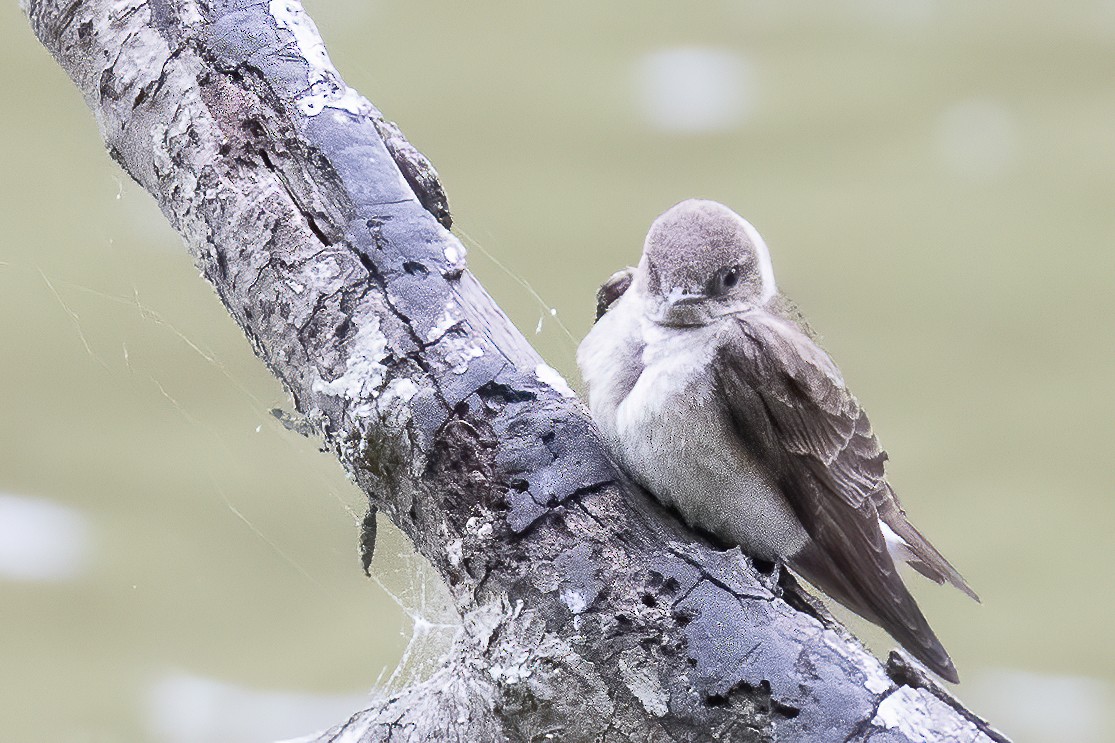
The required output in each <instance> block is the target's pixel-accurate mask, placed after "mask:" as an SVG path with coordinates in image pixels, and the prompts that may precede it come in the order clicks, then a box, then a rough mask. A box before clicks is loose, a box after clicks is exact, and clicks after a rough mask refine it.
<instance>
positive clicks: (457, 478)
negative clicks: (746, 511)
mask: <svg viewBox="0 0 1115 743" xmlns="http://www.w3.org/2000/svg"><path fill="white" fill-rule="evenodd" d="M25 8H26V10H27V13H28V15H29V17H30V20H31V25H32V27H33V29H34V31H35V33H36V34H37V35H38V37H39V38H40V40H41V41H42V42H43V44H44V45H45V46H46V47H47V48H48V49H49V50H50V51H51V52H52V53H53V54H54V56H55V57H56V58H57V60H58V62H59V63H60V64H61V65H62V67H63V68H64V69H65V70H66V72H67V73H68V74H69V75H70V77H71V78H72V79H73V81H74V83H75V85H76V86H77V87H78V89H79V90H80V91H81V92H82V94H83V95H84V96H85V100H86V102H87V103H88V104H89V107H90V108H91V109H92V110H93V112H94V115H95V116H96V118H97V122H98V124H99V125H100V128H101V131H102V133H103V135H104V138H105V142H106V144H107V147H108V151H109V153H110V155H111V156H112V157H113V159H115V160H116V161H117V162H118V163H120V165H121V166H122V167H123V168H124V169H125V170H126V171H127V172H128V174H129V175H131V176H132V177H133V178H134V179H135V180H136V181H137V182H138V183H139V184H141V185H142V186H143V187H144V188H145V189H147V190H148V191H149V192H150V193H151V194H152V195H153V196H154V197H155V199H156V200H157V201H158V203H159V206H160V207H161V208H162V210H163V213H164V214H165V215H166V217H167V219H168V220H169V221H170V222H171V224H172V225H173V226H174V227H175V228H176V229H177V230H178V231H179V233H180V234H181V235H182V238H183V240H184V242H185V244H186V245H187V247H188V248H189V250H190V251H191V253H192V254H193V255H194V257H195V259H196V261H197V265H198V267H199V268H200V270H201V272H202V274H203V275H204V276H205V277H206V278H207V279H208V280H209V281H210V282H211V283H212V284H213V286H214V288H215V289H216V291H217V294H218V295H219V296H220V298H221V300H222V301H223V302H224V304H225V306H226V307H227V308H228V311H229V312H230V313H231V314H232V316H233V317H234V318H235V319H236V321H237V322H238V323H239V324H240V326H241V327H242V328H243V329H244V332H245V334H246V335H247V337H248V339H249V340H250V341H251V342H252V344H253V346H254V348H255V350H256V352H257V353H258V355H259V356H260V358H262V359H263V360H264V362H265V363H267V365H268V366H269V367H270V369H271V370H272V371H273V372H274V374H275V375H276V376H277V377H278V378H279V379H280V380H281V381H282V382H283V384H284V385H286V387H287V389H288V390H289V391H290V393H291V395H292V396H293V398H294V401H295V404H296V405H297V408H298V410H299V411H301V412H302V413H303V414H304V415H305V416H306V417H307V419H308V420H309V421H310V422H311V424H312V425H313V427H314V429H315V430H316V431H317V432H318V433H319V434H320V435H321V436H322V437H323V439H324V441H325V444H326V446H328V447H329V449H331V450H332V451H333V452H334V453H335V454H336V455H337V458H338V459H339V460H340V462H341V463H342V465H343V466H344V467H345V468H346V470H347V471H348V472H349V473H350V474H351V476H352V477H353V479H354V480H355V481H356V482H357V484H358V485H359V486H360V487H361V488H362V489H363V490H364V491H365V492H366V493H367V494H368V497H369V500H370V504H371V506H372V507H373V508H378V509H380V510H381V511H383V512H384V513H386V514H387V515H388V516H389V517H390V518H391V519H392V520H393V521H394V522H395V523H396V524H397V525H398V526H399V527H400V528H401V529H402V530H403V531H404V532H406V534H407V535H408V536H409V537H410V538H411V540H413V542H414V544H415V546H416V548H417V549H418V550H419V551H420V552H421V553H422V554H423V555H424V556H425V557H426V558H427V559H428V560H429V561H430V562H431V563H432V564H433V565H434V567H435V568H436V569H437V570H438V571H439V573H440V574H441V576H442V578H443V579H444V580H445V582H446V584H447V585H448V586H449V589H450V592H451V594H452V596H453V599H454V601H455V602H456V606H457V609H458V610H459V611H460V613H461V616H462V619H463V626H464V630H463V632H462V635H461V639H460V640H459V641H458V642H457V644H456V646H455V648H454V650H453V653H452V655H451V656H450V657H449V658H448V659H447V660H446V662H445V664H444V666H443V667H442V668H441V669H440V670H439V671H438V672H437V673H436V674H435V675H434V676H433V677H432V678H430V679H429V680H427V681H425V682H424V683H421V684H418V685H416V686H414V687H412V688H408V689H406V690H404V691H403V692H401V693H399V694H398V695H396V696H394V697H392V698H388V699H380V700H377V701H376V702H375V703H374V704H373V705H372V706H371V707H370V708H369V709H367V710H364V711H361V712H358V713H356V714H355V715H354V716H353V717H352V718H351V719H349V720H348V721H345V722H343V723H341V724H339V725H338V726H337V727H335V728H333V729H331V730H329V731H326V732H325V733H322V734H321V736H320V738H319V739H320V740H342V739H343V740H360V741H378V740H387V739H391V740H414V741H425V740H461V741H487V740H510V741H530V740H543V739H547V738H548V737H550V736H552V737H553V738H555V739H560V740H605V741H626V740H639V741H650V740H654V741H665V740H708V739H710V738H719V739H723V740H733V741H752V740H769V739H779V740H817V741H840V740H844V741H905V740H909V741H922V740H934V741H961V740H963V741H990V740H996V741H1001V740H1004V738H1002V737H1001V736H1000V735H999V734H997V733H995V732H994V731H993V730H992V729H991V728H989V727H988V726H987V724H986V723H985V722H983V721H982V720H980V719H978V718H976V717H975V716H974V715H972V714H971V713H969V712H967V711H966V710H965V709H964V708H963V706H961V705H960V704H959V703H958V702H957V701H956V700H955V699H953V698H952V697H951V696H950V695H949V694H948V693H947V692H945V691H944V690H943V689H941V688H940V687H938V686H937V685H936V684H934V683H933V682H932V681H930V680H929V679H927V678H926V677H925V676H924V675H923V674H921V673H920V672H918V671H917V667H916V664H914V663H913V662H909V661H901V660H894V659H893V658H892V663H891V664H890V666H889V667H884V666H882V665H881V664H880V663H879V662H878V661H877V660H876V659H875V658H873V657H872V656H871V655H870V654H869V653H867V652H866V651H865V650H864V649H863V647H862V646H861V645H860V644H859V643H858V642H857V641H856V640H855V639H854V638H852V637H851V636H850V635H849V634H848V633H847V632H846V631H845V630H844V629H843V628H842V627H841V626H840V625H839V624H838V623H837V622H836V621H835V620H833V619H832V617H831V616H830V615H829V614H828V613H827V612H826V611H825V610H824V608H823V607H822V606H821V605H820V603H819V602H817V601H816V600H815V599H812V598H811V597H809V596H808V594H805V593H804V592H803V591H801V590H800V589H799V588H798V587H797V585H796V584H795V583H794V581H793V579H792V578H791V577H790V576H788V575H786V574H779V573H775V574H773V575H772V574H765V573H763V572H761V571H760V570H758V569H756V567H755V565H754V564H753V563H752V562H751V561H750V560H749V559H747V558H746V557H745V556H743V555H741V554H740V553H739V551H738V550H733V551H729V552H719V551H717V550H715V549H714V548H712V547H710V546H709V545H708V544H707V543H706V541H704V540H703V539H702V538H700V537H698V536H695V535H693V534H692V533H690V532H689V531H687V530H686V529H684V528H683V527H682V526H680V525H679V524H678V522H677V521H676V520H675V519H674V518H672V517H671V516H670V515H669V514H666V513H664V512H663V511H662V510H661V509H660V508H659V507H658V506H657V505H655V504H654V503H653V502H651V501H650V500H649V499H648V498H646V497H645V495H644V494H642V493H641V492H639V491H638V489H637V488H635V487H633V486H632V485H631V484H630V483H629V482H628V481H627V480H626V479H625V478H624V477H623V475H622V474H621V473H619V472H618V471H617V470H616V469H615V468H614V466H613V465H612V464H611V462H610V461H609V460H608V458H607V457H606V455H605V454H604V450H603V448H602V446H601V443H600V441H599V440H598V438H597V434H596V431H595V429H594V428H593V426H592V424H591V422H590V420H589V419H588V417H587V415H586V413H585V410H584V407H583V406H582V405H581V404H580V403H579V402H578V401H577V400H576V399H575V398H573V397H572V396H571V395H570V393H569V392H568V389H567V388H565V387H564V386H563V385H560V384H558V385H557V387H554V386H551V384H549V382H551V381H553V380H555V379H556V378H557V377H556V374H554V372H553V371H552V370H551V369H549V367H546V366H545V365H544V363H543V362H542V360H541V359H540V358H539V357H538V355H537V354H536V353H535V351H534V350H533V349H532V348H531V347H530V345H529V344H528V343H527V342H526V340H525V339H524V338H523V337H522V336H521V335H520V334H519V333H518V331H517V330H516V329H515V328H514V327H513V326H512V325H511V323H510V322H509V321H508V319H507V318H506V317H505V316H504V314H503V313H502V312H501V311H500V309H499V308H498V307H497V306H496V305H495V303H494V302H493V301H492V299H491V298H490V297H489V296H488V295H487V293H485V292H484V290H483V288H482V287H481V286H480V285H479V284H478V283H477V281H476V280H475V279H474V278H473V276H472V274H470V273H469V272H468V271H467V269H466V266H465V250H464V248H463V247H462V245H461V244H460V242H458V240H457V239H456V238H455V237H454V236H453V235H452V234H451V233H450V232H448V231H447V227H448V226H449V225H450V224H451V221H450V216H449V210H448V205H447V202H446V199H445V194H444V191H443V190H442V188H441V185H440V183H439V181H438V179H437V174H436V172H435V171H434V169H433V168H432V166H431V165H430V163H429V162H428V161H427V160H426V159H425V158H424V157H422V156H421V154H420V153H418V151H417V150H416V149H414V148H413V147H412V146H411V145H410V144H409V143H408V142H407V141H406V139H405V138H404V137H403V135H402V133H401V132H400V131H399V129H398V128H397V127H396V126H395V125H394V124H392V123H391V122H389V121H387V120H386V119H384V117H383V116H382V114H380V112H379V111H378V110H377V109H376V108H375V107H374V106H372V104H371V103H369V102H368V101H367V100H366V99H365V98H363V97H361V96H360V95H359V94H358V93H356V92H355V91H354V90H352V89H350V88H348V87H347V86H346V85H345V83H344V82H343V80H342V79H341V78H340V76H339V75H338V74H337V72H336V70H335V69H334V68H333V66H332V64H331V62H330V61H329V58H328V55H327V54H326V52H325V47H324V45H323V44H322V42H321V39H320V38H319V36H318V34H317V30H316V28H315V27H314V25H313V23H312V22H311V21H310V19H309V17H308V16H306V14H305V12H304V11H303V10H302V8H301V6H300V5H299V4H298V2H297V1H296V0H271V1H270V2H245V1H241V2H233V1H230V0H211V1H206V0H183V1H182V2H170V1H169V0H149V1H148V2H137V1H135V0H126V1H123V2H110V1H109V0H69V1H68V2H63V1H62V0H30V2H26V3H25ZM559 388H560V389H559ZM364 537H365V540H366V539H367V537H368V534H367V531H366V532H365V534H364ZM372 538H374V534H373V535H372Z"/></svg>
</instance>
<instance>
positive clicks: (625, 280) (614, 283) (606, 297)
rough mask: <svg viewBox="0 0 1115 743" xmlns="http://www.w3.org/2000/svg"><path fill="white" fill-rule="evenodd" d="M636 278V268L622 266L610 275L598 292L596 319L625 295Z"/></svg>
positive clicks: (602, 315)
mask: <svg viewBox="0 0 1115 743" xmlns="http://www.w3.org/2000/svg"><path fill="white" fill-rule="evenodd" d="M634 278H635V269H634V268H631V267H628V268H621V269H620V270H618V271H616V272H615V273H614V274H612V275H611V276H609V277H608V280H607V281H605V282H604V283H603V284H601V285H600V288H599V289H598V290H597V292H596V319H597V320H599V319H600V318H602V317H604V313H605V312H607V311H608V309H609V308H610V307H611V306H612V305H613V304H615V303H616V300H617V299H619V298H620V297H622V296H623V295H624V293H625V292H626V291H627V289H628V287H630V286H631V281H632V279H634Z"/></svg>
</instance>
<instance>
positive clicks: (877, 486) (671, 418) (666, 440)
mask: <svg viewBox="0 0 1115 743" xmlns="http://www.w3.org/2000/svg"><path fill="white" fill-rule="evenodd" d="M577 363H578V365H579V366H580V369H581V375H582V377H583V379H584V381H585V384H586V387H587V391H588V402H589V408H590V410H591V412H592V416H593V419H594V420H595V422H596V424H597V427H598V428H599V430H600V432H601V434H602V436H603V439H604V441H605V442H606V444H607V446H608V449H609V450H610V452H611V454H612V456H613V458H614V459H616V461H617V462H618V464H619V465H620V466H621V467H622V468H623V469H624V470H625V471H626V472H627V473H628V474H629V475H630V476H631V477H632V478H633V479H634V480H635V481H636V482H638V483H639V484H640V485H641V486H642V487H643V488H645V489H646V490H647V491H649V492H650V493H651V494H652V495H653V496H654V497H655V498H656V499H658V500H659V501H660V502H662V503H663V504H665V505H666V506H667V507H670V508H673V509H674V510H676V511H677V512H678V513H679V514H680V515H681V516H682V518H683V519H684V520H685V521H686V522H687V523H688V524H689V525H690V526H692V527H695V528H698V529H701V530H703V531H705V532H708V533H710V534H712V535H714V536H715V537H717V538H718V539H719V540H721V541H723V542H725V543H728V544H733V545H739V546H740V548H741V549H743V551H745V552H747V553H748V554H750V555H751V556H753V557H756V558H759V559H762V560H765V561H770V562H775V563H777V564H785V565H787V566H789V567H790V568H791V569H792V570H793V571H794V572H796V573H798V574H799V575H801V576H802V577H803V578H805V579H806V580H807V581H809V582H810V583H812V584H813V585H814V586H816V587H817V588H819V589H821V590H822V591H824V592H825V593H827V594H828V595H829V596H831V597H832V598H833V599H835V600H837V601H839V602H840V603H842V604H844V605H845V606H847V607H848V608H849V609H851V610H852V611H854V612H856V613H857V614H859V615H860V616H862V617H864V618H865V619H868V620H869V621H871V622H874V623H875V624H878V625H879V626H881V627H882V628H883V629H885V630H886V631H887V632H889V633H890V635H891V636H892V637H894V638H895V640H897V641H898V642H899V643H901V644H902V645H903V646H904V647H905V648H906V649H907V650H909V651H910V652H911V653H912V654H913V655H914V656H915V657H917V658H918V659H919V660H921V661H922V662H923V663H925V665H926V666H928V667H929V668H930V669H931V670H933V671H934V672H935V673H937V674H938V675H940V676H941V677H942V678H944V679H947V680H948V681H951V682H953V683H957V682H958V681H959V678H958V675H957V672H956V667H955V666H954V664H953V662H952V660H951V658H949V655H948V653H947V652H946V651H945V648H944V646H942V644H941V642H940V640H938V639H937V636H936V635H935V634H934V633H933V630H932V629H931V628H930V626H929V624H928V622H927V621H926V619H925V616H924V615H923V614H922V612H921V610H920V609H919V608H918V605H917V603H916V602H915V601H914V598H913V596H911V595H910V592H909V590H908V589H907V588H906V585H905V584H904V583H903V581H902V578H901V576H900V575H899V572H898V569H897V567H896V563H900V562H905V563H907V564H909V565H910V566H911V567H913V568H914V569H915V570H917V571H918V572H919V573H921V574H922V575H924V576H926V577H928V578H930V579H931V580H933V581H935V582H937V583H941V584H943V583H950V584H952V585H953V586H955V587H956V588H958V589H959V590H961V591H963V592H964V593H965V594H967V595H968V596H970V597H972V598H973V599H976V600H977V601H978V600H979V598H978V597H977V596H976V594H975V592H974V591H972V589H971V588H970V587H969V586H968V584H967V582H965V580H964V578H963V577H961V575H960V573H958V572H957V571H956V569H955V568H954V567H953V566H952V565H951V564H949V562H948V560H946V559H945V557H944V556H943V555H942V554H941V553H940V552H938V551H937V549H936V548H935V547H934V546H933V545H932V544H930V542H929V540H927V539H926V538H925V537H924V536H922V534H921V532H919V531H918V530H917V529H916V528H915V527H914V526H913V525H912V524H911V523H910V522H909V520H908V519H907V517H906V513H905V511H903V509H902V506H901V504H900V503H899V501H898V498H897V496H896V495H895V493H894V490H893V489H892V488H891V486H890V484H889V483H888V482H887V479H886V475H885V472H884V463H885V462H886V460H887V453H886V452H885V451H884V450H883V448H882V446H880V444H879V441H878V439H877V438H876V437H875V434H874V432H873V431H872V428H871V423H870V422H869V421H868V419H867V414H866V413H865V412H864V410H863V408H862V407H861V406H860V404H859V402H857V400H856V398H855V396H853V395H852V393H851V391H849V389H848V387H847V385H846V384H845V382H844V377H843V376H842V375H841V373H840V370H839V369H838V368H837V366H836V364H835V363H834V362H833V360H832V359H831V358H830V357H829V355H828V354H827V353H826V352H825V351H824V350H822V348H821V347H820V345H818V343H817V340H816V338H815V336H814V334H813V333H812V331H811V329H810V328H809V326H808V325H807V324H806V323H805V321H804V320H803V319H802V318H801V316H800V314H799V313H798V312H797V310H796V309H795V307H794V305H793V304H792V303H791V302H790V301H789V300H788V299H787V298H785V297H784V296H783V295H782V294H781V293H780V292H779V291H778V286H777V284H776V282H775V278H774V269H773V267H772V264H771V259H770V253H769V251H768V249H767V246H766V244H765V243H764V242H763V239H762V237H761V236H760V235H759V233H758V231H757V230H756V229H755V228H754V227H753V226H752V225H751V224H750V223H749V222H747V220H745V219H744V218H743V217H741V216H739V215H738V214H736V213H735V212H733V211H732V210H731V209H729V208H728V207H726V206H724V205H722V204H719V203H717V202H714V201H705V200H698V199H691V200H688V201H683V202H681V203H680V204H677V205H676V206H674V207H672V208H671V209H669V210H668V211H666V212H665V213H663V214H662V215H661V216H660V217H658V219H657V220H655V222H654V224H653V225H652V226H651V228H650V231H649V233H648V234H647V237H646V241H645V243H644V247H643V254H642V257H641V259H640V261H639V264H638V266H637V267H635V268H627V269H624V270H622V271H619V272H617V273H616V274H615V275H613V276H612V277H611V278H610V279H609V280H608V281H607V282H606V283H605V284H604V286H603V287H601V289H600V292H599V293H598V295H597V321H596V324H595V325H594V326H593V328H592V330H591V331H590V332H589V333H588V335H587V336H586V337H585V339H584V340H583V341H582V343H581V344H580V346H579V348H578V351H577Z"/></svg>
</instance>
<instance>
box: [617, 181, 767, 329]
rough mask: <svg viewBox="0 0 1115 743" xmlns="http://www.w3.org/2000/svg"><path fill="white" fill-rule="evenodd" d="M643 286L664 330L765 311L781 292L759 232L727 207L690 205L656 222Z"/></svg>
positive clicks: (647, 247) (643, 263)
mask: <svg viewBox="0 0 1115 743" xmlns="http://www.w3.org/2000/svg"><path fill="white" fill-rule="evenodd" d="M638 281H639V284H640V287H641V289H642V291H643V293H644V294H645V295H646V297H647V299H648V300H649V303H648V308H647V312H648V315H649V316H650V318H651V319H652V320H654V321H655V322H658V323H661V324H663V325H704V324H706V323H709V322H711V321H713V320H715V319H716V318H718V317H722V316H724V315H727V314H731V313H735V312H741V311H745V310H747V309H750V308H752V307H757V306H762V305H764V304H766V303H767V301H769V300H770V299H771V298H772V297H774V296H775V294H777V292H778V288H777V287H776V286H775V283H774V270H773V269H772V268H771V263H770V254H769V253H768V252H767V246H766V244H765V243H764V242H763V238H762V237H760V236H759V233H758V231H757V230H756V229H755V228H754V227H752V226H751V224H750V223H749V222H748V221H747V220H745V219H744V218H743V217H741V216H739V215H738V214H736V213H735V212H733V211H732V210H731V209H729V208H728V207H726V206H724V205H723V204H719V203H717V202H715V201H705V200H702V199H689V200H687V201H683V202H681V203H680V204H677V205H676V206H673V207H671V208H670V209H668V210H667V211H666V212H664V213H663V214H662V215H661V216H660V217H658V219H656V220H654V224H653V225H651V228H650V232H648V233H647V239H646V243H645V245H644V247H643V258H642V260H641V261H640V262H639V268H638Z"/></svg>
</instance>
